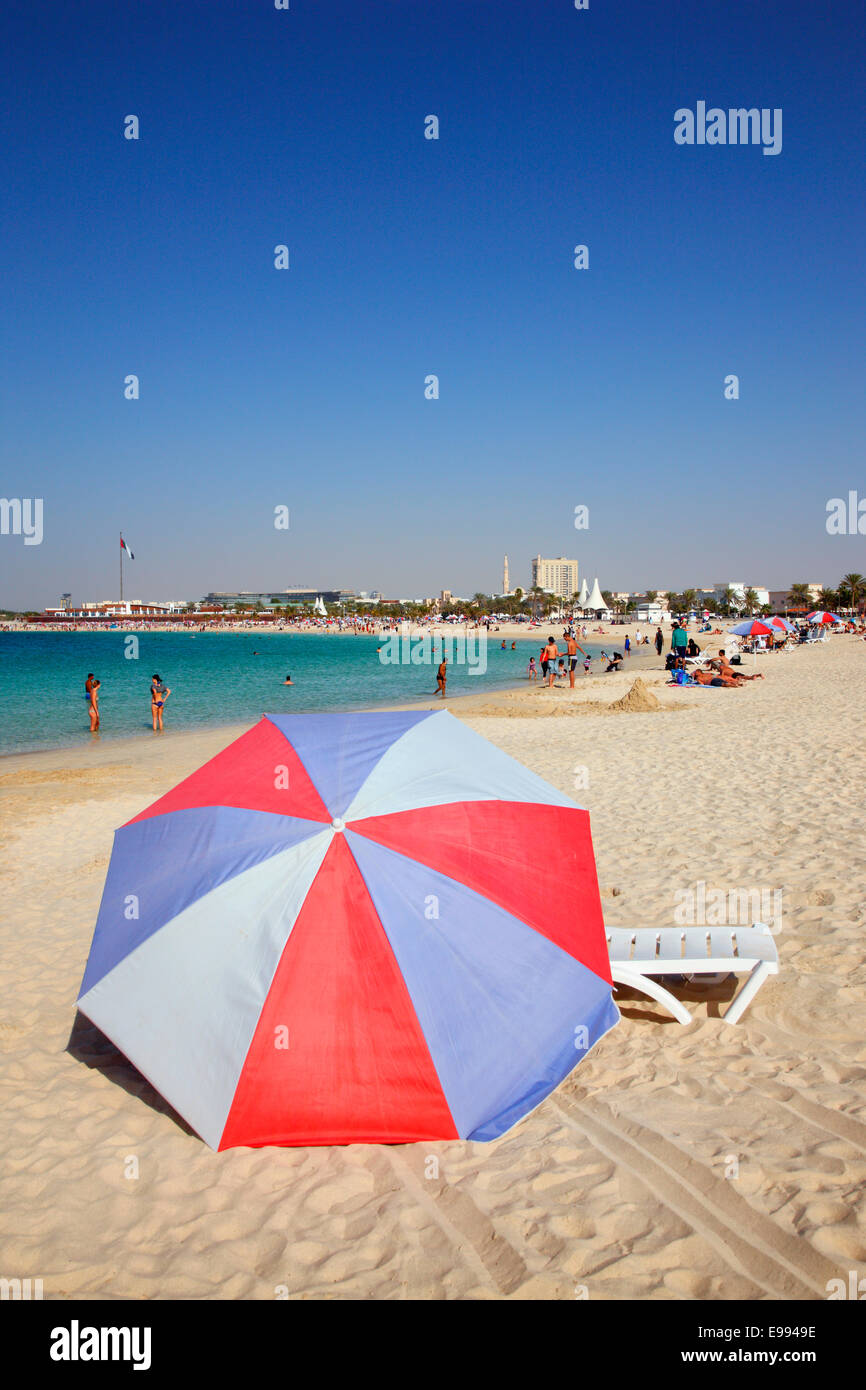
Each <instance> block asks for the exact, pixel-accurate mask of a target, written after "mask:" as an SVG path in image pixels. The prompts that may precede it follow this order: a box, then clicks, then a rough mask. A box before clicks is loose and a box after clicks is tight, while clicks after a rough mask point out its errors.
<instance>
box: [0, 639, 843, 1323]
mask: <svg viewBox="0 0 866 1390" xmlns="http://www.w3.org/2000/svg"><path fill="white" fill-rule="evenodd" d="M864 663H866V646H864V644H863V643H862V642H860V641H857V640H856V639H853V638H836V639H834V640H833V641H831V642H830V643H827V644H826V645H824V646H822V647H820V648H818V649H814V650H811V649H810V650H798V651H796V652H794V653H793V654H791V655H783V656H769V657H765V658H763V659H762V664H761V665H759V666H758V667H757V668H754V667H752V666H747V667H746V668H745V669H746V670H748V671H750V672H751V671H752V670H754V669H759V670H764V671H765V672H766V673H767V679H766V680H764V681H755V682H753V683H752V684H751V685H750V686H748V687H746V688H743V689H741V690H733V691H729V690H718V689H710V690H702V691H696V692H689V691H680V690H675V691H672V690H669V689H665V688H663V687H662V686H660V685H658V684H653V685H652V686H651V688H652V690H653V692H654V693H656V694H659V695H660V697H661V699H662V701H663V702H664V703H665V704H667V705H671V704H673V705H679V706H682V708H680V709H679V710H678V712H677V713H670V712H669V711H664V710H663V711H661V712H657V713H652V714H617V715H610V714H608V713H606V712H603V711H602V712H596V711H594V710H593V709H592V708H586V709H584V710H583V711H582V712H579V713H578V712H575V713H574V714H573V717H570V718H556V719H549V718H544V717H540V718H539V717H535V718H531V719H526V718H515V717H508V718H501V717H485V716H483V715H480V714H479V713H478V712H477V708H476V709H475V710H473V708H472V706H471V704H467V705H465V706H463V709H462V717H467V718H469V719H470V722H471V723H472V724H473V727H475V728H477V729H478V730H479V731H480V732H482V733H483V734H484V735H485V736H486V737H488V738H490V739H492V740H493V741H494V742H495V743H497V744H498V745H499V746H501V747H502V748H504V749H505V750H506V751H508V752H510V753H512V754H513V755H514V756H515V757H517V758H519V759H521V760H522V761H524V762H526V763H527V764H528V765H530V766H531V767H533V768H534V769H535V770H536V771H538V772H539V773H541V774H542V775H543V776H545V777H547V778H548V779H549V780H550V781H551V782H552V783H554V784H555V785H557V786H559V787H561V788H562V789H563V790H565V791H567V792H570V793H571V794H573V795H574V796H575V798H576V799H577V800H578V801H581V802H582V803H583V804H585V805H587V806H588V807H589V809H590V811H591V813H592V826H593V836H594V841H595V848H596V854H597V859H598V867H599V877H600V882H601V886H602V892H603V899H604V906H605V913H606V916H607V920H608V921H609V922H610V923H612V924H623V925H625V924H629V925H631V924H634V925H639V924H646V925H665V924H671V923H672V921H673V912H674V905H675V898H674V893H675V890H677V889H683V888H687V887H689V886H690V885H694V884H696V883H697V881H698V880H701V879H702V880H704V881H705V882H706V884H707V886H708V888H709V887H722V888H724V889H726V890H729V889H731V888H761V887H764V888H768V889H774V888H780V889H781V890H782V893H783V926H782V931H781V932H780V934H779V936H778V937H777V941H778V945H779V950H780V956H781V961H782V973H781V974H780V975H779V976H778V977H777V978H776V979H771V980H770V981H769V982H768V983H767V984H766V985H765V986H764V988H763V990H762V992H761V993H760V994H759V995H758V998H757V1001H756V1003H755V1004H754V1005H753V1006H752V1007H751V1008H750V1009H749V1010H748V1011H747V1012H746V1014H745V1016H744V1018H743V1020H742V1022H741V1023H740V1024H739V1025H738V1026H737V1027H735V1028H731V1027H729V1026H728V1025H726V1024H723V1023H721V1022H720V1021H719V1020H718V1018H717V1017H716V1015H717V1012H718V1008H719V1001H720V1000H721V1001H722V1006H723V1003H724V997H725V996H726V994H727V991H726V989H725V988H722V989H721V990H716V991H714V992H713V991H711V992H710V993H709V996H708V995H707V993H706V992H704V994H703V996H701V997H699V996H698V995H697V994H696V993H695V994H693V995H692V998H693V999H694V1000H695V1002H693V1003H690V1007H691V1008H692V1010H693V1012H694V1014H695V1021H694V1022H693V1023H692V1024H691V1025H690V1026H689V1027H688V1028H685V1029H683V1028H681V1027H680V1026H679V1025H678V1024H677V1023H675V1022H674V1021H673V1020H672V1019H671V1018H669V1017H668V1016H666V1015H665V1014H664V1013H663V1011H662V1010H661V1008H660V1007H659V1006H657V1005H655V1004H653V1003H651V1002H650V1001H649V1000H643V999H638V998H631V999H626V998H622V997H621V1001H620V1002H621V1007H622V1009H623V1015H624V1016H623V1021H622V1023H621V1024H620V1026H619V1027H618V1028H616V1029H614V1031H613V1032H612V1033H611V1034H610V1035H609V1036H608V1037H606V1038H605V1039H604V1040H603V1041H602V1043H601V1044H600V1045H599V1046H598V1047H597V1048H596V1049H595V1050H594V1051H593V1052H592V1053H591V1054H590V1056H589V1057H588V1058H587V1059H586V1061H585V1062H583V1063H582V1064H581V1066H580V1067H579V1068H578V1069H577V1071H576V1072H575V1073H574V1074H573V1075H572V1077H571V1078H570V1079H569V1080H567V1081H566V1082H565V1084H564V1085H563V1086H562V1087H560V1089H559V1090H558V1091H557V1092H556V1094H555V1095H554V1096H553V1097H551V1098H550V1099H549V1100H548V1101H546V1102H545V1103H544V1104H543V1105H542V1106H541V1107H540V1109H539V1110H537V1111H536V1112H535V1113H534V1115H532V1116H531V1117H530V1118H529V1119H528V1120H527V1121H525V1122H524V1123H522V1124H521V1125H519V1126H518V1127H517V1128H516V1129H515V1130H513V1131H512V1132H511V1133H510V1134H509V1135H507V1136H505V1137H504V1138H503V1139H501V1140H498V1141H497V1142H496V1143H493V1144H463V1143H442V1144H426V1145H416V1146H400V1147H393V1148H389V1147H381V1148H378V1147H367V1146H353V1147H350V1148H334V1149H261V1150H244V1149H234V1150H230V1151H228V1152H225V1153H223V1154H219V1155H216V1154H214V1153H212V1152H211V1151H210V1150H209V1149H208V1148H207V1147H206V1146H205V1145H204V1144H203V1143H202V1142H201V1141H200V1140H199V1139H198V1138H197V1137H196V1136H195V1135H193V1134H191V1133H188V1132H186V1131H185V1130H184V1129H183V1128H182V1127H180V1126H179V1124H178V1122H177V1119H176V1118H175V1117H174V1116H173V1115H172V1114H171V1113H170V1112H168V1110H167V1107H165V1105H164V1103H163V1102H162V1101H161V1100H160V1098H159V1097H158V1096H156V1094H155V1093H154V1092H153V1091H152V1090H151V1088H150V1087H149V1086H148V1085H147V1084H146V1083H145V1082H144V1081H143V1080H142V1079H141V1078H140V1077H138V1075H137V1074H136V1073H135V1072H134V1071H133V1070H132V1069H131V1068H130V1067H129V1065H128V1063H126V1062H125V1060H124V1059H123V1058H122V1057H120V1056H119V1055H118V1054H117V1053H116V1052H115V1051H114V1049H113V1048H111V1047H110V1046H109V1045H108V1044H107V1043H106V1042H105V1041H104V1040H102V1039H101V1038H100V1036H99V1035H98V1034H97V1033H96V1031H95V1030H94V1029H93V1028H92V1027H91V1026H90V1025H89V1024H88V1023H87V1021H86V1020H81V1023H80V1025H79V1027H78V1029H77V1030H76V1038H75V1040H74V1044H73V1046H74V1049H75V1052H76V1053H77V1055H73V1054H71V1053H70V1052H69V1051H67V1050H66V1048H67V1042H68V1040H69V1036H70V1031H71V1029H72V1026H73V1021H74V1019H75V997H76V993H77V988H78V985H79V982H80V978H81V974H82V971H83V967H84V963H85V960H86V957H87V951H88V948H89V944H90V937H91V933H92V929H93V923H94V921H95V918H96V914H97V910H98V906H99V900H100V895H101V890H102V883H103V879H104V875H105V870H106V866H107V863H108V858H109V854H110V851H111V840H112V832H113V830H114V828H115V826H117V825H120V824H121V823H122V822H124V821H125V820H127V819H128V818H129V817H130V816H132V815H134V814H135V813H136V812H137V811H138V810H140V809H141V808H142V807H143V806H145V805H147V804H148V803H149V802H150V801H152V800H153V799H155V798H156V797H157V796H158V795H160V794H161V793H162V792H163V791H165V790H167V789H168V788H169V787H170V786H172V785H174V784H175V783H176V782H177V781H178V780H180V778H181V777H183V776H185V775H186V774H187V773H189V772H190V771H192V770H193V769H194V768H195V767H197V766H199V765H200V764H201V763H202V762H203V761H204V760H205V759H206V758H207V757H209V756H211V755H212V754H213V753H214V752H216V751H218V749H219V748H220V747H222V746H224V745H225V744H226V743H227V742H229V741H230V739H231V737H233V736H234V734H235V733H236V732H239V730H236V731H222V732H221V733H219V734H214V733H207V734H195V735H172V734H167V735H165V736H164V737H163V738H156V739H154V740H153V741H149V740H141V741H135V742H124V743H117V742H115V743H112V744H110V745H102V746H98V747H95V748H90V747H88V748H84V749H81V750H76V751H69V752H63V753H47V754H46V753H43V754H29V755H23V756H18V757H14V758H9V759H5V760H4V761H3V764H2V766H0V813H2V818H3V829H2V838H0V855H2V872H3V882H4V887H5V898H6V903H7V911H6V914H5V916H4V919H3V921H2V925H0V999H2V1004H0V1051H2V1062H3V1064H2V1072H0V1075H2V1095H3V1123H2V1126H0V1174H2V1203H0V1210H2V1215H0V1274H2V1275H3V1276H4V1277H7V1278H9V1277H15V1276H18V1277H27V1276H30V1277H41V1278H43V1280H44V1293H45V1297H46V1298H65V1297H70V1296H76V1297H92V1298H106V1297H118V1298H170V1297H191V1298H200V1297H205V1298H226V1299H229V1298H274V1297H275V1296H279V1294H280V1293H281V1292H282V1290H283V1289H286V1290H287V1291H288V1296H289V1297H292V1298H297V1297H308V1298H320V1297H326V1298H359V1297H360V1298H402V1297H425V1298H427V1297H432V1298H467V1297H468V1298H501V1297H513V1298H566V1299H573V1298H574V1297H575V1290H576V1289H577V1290H578V1292H580V1291H581V1289H582V1288H583V1289H585V1290H586V1292H587V1294H588V1295H589V1297H590V1298H593V1299H607V1298H622V1297H626V1298H634V1297H653V1298H720V1299H728V1298H742V1297H745V1298H783V1297H791V1298H796V1299H809V1298H821V1297H824V1296H826V1284H827V1281H828V1280H829V1279H831V1278H839V1277H841V1278H843V1279H845V1280H846V1281H847V1277H848V1271H849V1270H850V1269H856V1270H857V1271H858V1274H859V1275H860V1276H863V1275H864V1274H866V1218H864V1208H863V1200H862V1191H863V1183H864V1179H866V1041H864V1002H866V967H864V955H866V949H864V942H866V936H864V930H866V905H864V898H866V894H864V885H866V836H864V820H866V815H864V809H863V786H864V775H863V774H864V749H866V714H864V703H863V699H862V685H863V668H864ZM647 678H648V679H650V680H652V679H653V677H652V676H648V677H647ZM655 679H656V680H658V679H660V678H659V677H658V676H656V677H655ZM593 684H594V686H595V689H593V690H592V691H590V690H589V689H585V690H584V691H582V692H580V693H579V695H578V697H577V700H576V701H574V700H573V697H570V696H569V695H568V694H567V692H565V691H554V692H551V693H550V696H549V699H550V701H551V702H552V701H557V702H558V704H559V706H560V707H563V708H564V707H565V705H566V704H567V703H569V702H570V701H572V702H573V703H577V702H579V701H583V700H589V699H598V700H604V701H609V700H611V699H613V698H615V697H616V696H618V695H621V694H622V693H623V692H624V691H625V690H626V689H627V688H628V686H629V684H630V676H629V675H627V674H626V675H623V676H621V677H610V678H609V683H605V682H604V681H603V680H599V681H596V682H594V683H593ZM541 698H544V697H542V696H541V695H540V694H539V693H538V692H531V691H529V690H527V692H526V694H525V695H523V694H521V696H520V698H519V700H518V701H510V702H509V703H508V704H507V705H506V706H505V708H507V709H508V713H509V716H511V715H513V712H514V711H513V707H514V705H515V704H520V703H521V702H523V703H524V704H525V705H526V708H527V709H528V708H529V707H530V702H534V708H536V707H540V700H541ZM482 700H483V697H477V698H476V706H477V704H478V703H479V702H481V701H482ZM494 707H497V706H494ZM498 707H500V708H501V707H503V706H502V702H501V700H500V702H499V706H498ZM453 708H454V710H455V712H457V710H458V704H457V702H455V703H454V706H453ZM534 708H533V712H534ZM576 767H585V768H586V769H587V772H588V777H589V785H588V788H587V789H585V790H578V791H575V790H574V779H575V775H576V774H575V768H576ZM577 775H578V777H579V778H580V774H579V773H578V774H577ZM555 868H556V866H555V864H554V863H551V864H550V865H539V873H540V874H541V873H543V872H545V871H546V870H548V871H550V872H551V873H555ZM563 910H565V908H563ZM87 1062H90V1063H91V1065H86V1063H87ZM130 1156H132V1157H134V1158H135V1159H136V1160H137V1163H138V1171H139V1174H140V1175H139V1176H138V1177H137V1178H130V1177H127V1176H125V1167H126V1168H127V1169H130V1168H131V1165H130V1163H129V1158H130ZM430 1156H435V1157H436V1158H437V1159H438V1162H439V1177H438V1178H431V1177H429V1176H427V1172H428V1171H429V1168H430V1165H429V1163H428V1160H429V1158H430ZM737 1165H738V1167H737ZM726 1173H727V1174H728V1176H726ZM735 1173H736V1176H734V1174H735Z"/></svg>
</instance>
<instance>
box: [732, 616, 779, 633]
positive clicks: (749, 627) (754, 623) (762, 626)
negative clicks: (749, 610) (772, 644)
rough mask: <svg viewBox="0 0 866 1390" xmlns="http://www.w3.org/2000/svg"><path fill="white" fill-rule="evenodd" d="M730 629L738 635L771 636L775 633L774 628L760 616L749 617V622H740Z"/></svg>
mask: <svg viewBox="0 0 866 1390" xmlns="http://www.w3.org/2000/svg"><path fill="white" fill-rule="evenodd" d="M730 631H731V632H732V633H735V634H736V636H737V637H771V636H772V634H773V629H772V628H771V627H767V624H766V623H765V622H762V621H761V619H760V618H749V620H748V622H745V623H738V624H737V626H736V627H732V628H731V629H730Z"/></svg>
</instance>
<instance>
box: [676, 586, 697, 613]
mask: <svg viewBox="0 0 866 1390" xmlns="http://www.w3.org/2000/svg"><path fill="white" fill-rule="evenodd" d="M697 597H698V592H697V589H683V592H682V594H681V595H680V599H681V602H682V605H683V608H684V609H685V610H686V612H687V613H688V612H689V610H690V609H692V608H694V606H695V601H696V600H697Z"/></svg>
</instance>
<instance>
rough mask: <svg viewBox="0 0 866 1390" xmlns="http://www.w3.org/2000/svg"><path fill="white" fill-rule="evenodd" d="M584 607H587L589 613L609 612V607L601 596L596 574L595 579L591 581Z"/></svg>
mask: <svg viewBox="0 0 866 1390" xmlns="http://www.w3.org/2000/svg"><path fill="white" fill-rule="evenodd" d="M584 607H585V608H588V609H589V611H590V612H591V613H604V614H608V613H610V609H609V608H608V606H607V604H606V603H605V601H604V597H603V596H602V592H601V589H600V588H599V587H598V576H597V575H596V577H595V579H594V580H593V581H592V592H591V594H590V596H589V598H588V599H587V600H586V603H585V604H584Z"/></svg>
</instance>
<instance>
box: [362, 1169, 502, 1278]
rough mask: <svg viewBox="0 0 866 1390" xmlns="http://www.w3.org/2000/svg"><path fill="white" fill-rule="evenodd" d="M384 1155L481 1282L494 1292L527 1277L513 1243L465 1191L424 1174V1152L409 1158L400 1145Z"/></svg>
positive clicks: (441, 1179)
mask: <svg viewBox="0 0 866 1390" xmlns="http://www.w3.org/2000/svg"><path fill="white" fill-rule="evenodd" d="M386 1157H387V1159H388V1161H389V1163H390V1164H391V1166H392V1168H393V1170H394V1172H395V1174H396V1175H397V1177H398V1178H399V1179H400V1180H401V1181H402V1183H403V1185H404V1186H405V1187H406V1188H408V1190H409V1192H410V1193H411V1195H412V1197H413V1198H414V1199H415V1200H416V1201H417V1202H418V1203H419V1205H420V1206H422V1207H423V1208H424V1210H425V1211H426V1212H428V1213H429V1215H430V1216H431V1217H432V1218H433V1220H434V1221H435V1222H436V1224H437V1225H438V1226H439V1227H440V1229H441V1230H442V1231H444V1233H445V1235H446V1236H447V1237H448V1239H449V1240H450V1241H451V1242H452V1243H453V1244H454V1245H455V1246H456V1247H457V1249H458V1250H459V1251H460V1254H461V1256H462V1258H463V1259H464V1260H465V1262H466V1263H467V1264H469V1265H471V1266H472V1267H473V1268H474V1270H475V1272H476V1274H477V1275H478V1276H479V1278H480V1280H481V1282H482V1283H484V1284H486V1285H488V1287H489V1286H492V1287H493V1289H494V1291H495V1292H496V1293H497V1294H510V1293H513V1292H514V1290H515V1289H517V1288H519V1286H520V1285H521V1284H522V1283H524V1281H525V1280H526V1279H528V1278H529V1277H530V1276H529V1271H528V1270H527V1268H526V1265H525V1264H524V1262H523V1260H522V1259H521V1257H520V1255H519V1254H518V1253H517V1251H516V1250H515V1249H514V1246H513V1245H511V1243H510V1242H509V1241H507V1240H506V1239H505V1237H504V1236H501V1235H500V1234H499V1232H498V1231H497V1229H496V1227H495V1226H494V1224H493V1222H492V1221H491V1220H490V1218H489V1217H488V1216H485V1214H484V1212H483V1211H481V1210H480V1208H479V1207H477V1206H476V1205H475V1203H474V1202H473V1200H472V1198H471V1197H470V1196H469V1194H468V1193H467V1192H464V1191H461V1190H460V1188H459V1187H456V1186H454V1185H453V1184H451V1183H448V1182H446V1181H445V1179H444V1178H441V1177H440V1178H428V1177H426V1176H424V1175H423V1171H421V1170H423V1166H424V1163H425V1160H426V1157H427V1156H426V1155H423V1156H422V1155H418V1156H417V1157H414V1155H413V1157H412V1158H410V1157H409V1155H408V1154H404V1153H403V1151H402V1150H401V1149H399V1148H389V1149H388V1150H387V1153H386Z"/></svg>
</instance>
